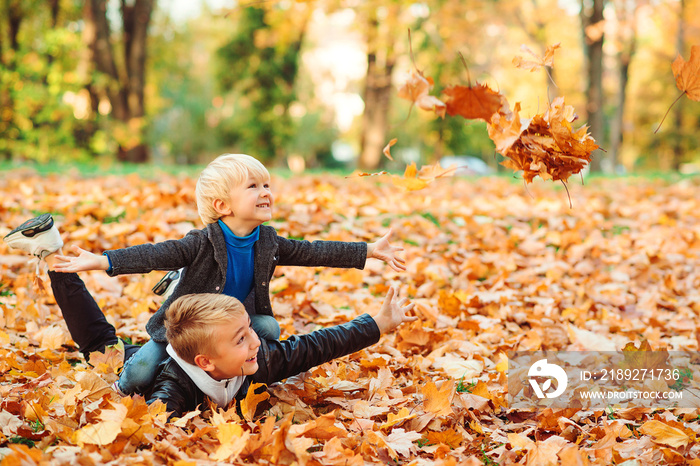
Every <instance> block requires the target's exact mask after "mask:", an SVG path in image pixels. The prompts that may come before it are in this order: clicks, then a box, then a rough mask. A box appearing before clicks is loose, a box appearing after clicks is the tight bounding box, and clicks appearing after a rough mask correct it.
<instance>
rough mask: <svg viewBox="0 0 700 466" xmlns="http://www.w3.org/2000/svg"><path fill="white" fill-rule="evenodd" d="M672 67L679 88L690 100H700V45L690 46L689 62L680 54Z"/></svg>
mask: <svg viewBox="0 0 700 466" xmlns="http://www.w3.org/2000/svg"><path fill="white" fill-rule="evenodd" d="M671 68H672V69H673V76H675V77H676V86H677V87H678V89H680V90H681V91H682V92H683V93H684V94H685V95H687V96H688V98H689V99H690V100H696V101H700V45H693V46H692V47H691V48H690V59H689V60H688V61H687V62H686V61H685V60H684V59H683V57H681V56H680V55H678V57H676V59H675V60H674V61H673V65H672V66H671Z"/></svg>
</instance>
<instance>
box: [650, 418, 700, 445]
mask: <svg viewBox="0 0 700 466" xmlns="http://www.w3.org/2000/svg"><path fill="white" fill-rule="evenodd" d="M639 431H640V432H642V433H643V434H646V435H651V436H652V437H654V441H655V442H658V443H663V444H664V445H668V446H670V447H673V448H679V447H685V446H686V445H688V443H689V442H690V441H691V438H690V437H689V436H688V434H686V433H685V432H683V431H682V430H681V429H679V428H676V427H671V426H670V425H668V424H666V423H663V422H661V421H657V420H651V421H647V422H645V423H644V424H642V426H641V427H640V428H639Z"/></svg>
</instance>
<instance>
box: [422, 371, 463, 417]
mask: <svg viewBox="0 0 700 466" xmlns="http://www.w3.org/2000/svg"><path fill="white" fill-rule="evenodd" d="M421 392H422V393H423V408H424V409H425V411H426V412H428V413H432V414H434V415H436V416H446V415H448V414H452V398H453V397H454V394H455V383H454V380H446V381H445V382H443V384H442V386H441V387H440V389H439V390H438V388H437V386H436V385H435V384H434V383H433V382H432V381H429V382H428V383H426V384H425V385H424V386H423V389H422V390H421Z"/></svg>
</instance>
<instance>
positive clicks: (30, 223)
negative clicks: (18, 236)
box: [3, 214, 53, 240]
mask: <svg viewBox="0 0 700 466" xmlns="http://www.w3.org/2000/svg"><path fill="white" fill-rule="evenodd" d="M52 227H53V217H52V216H51V214H41V215H39V216H38V217H34V218H32V219H29V220H27V221H26V222H24V223H23V224H21V225H20V226H18V227H17V228H15V229H14V230H12V231H11V232H9V233H8V234H7V235H5V237H4V238H3V240H7V239H8V238H9V237H10V236H12V235H14V234H15V233H19V232H21V233H22V235H23V236H26V237H27V238H33V237H34V236H36V235H38V234H39V233H43V232H45V231H48V230H50V229H51V228H52Z"/></svg>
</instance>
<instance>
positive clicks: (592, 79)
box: [580, 0, 605, 171]
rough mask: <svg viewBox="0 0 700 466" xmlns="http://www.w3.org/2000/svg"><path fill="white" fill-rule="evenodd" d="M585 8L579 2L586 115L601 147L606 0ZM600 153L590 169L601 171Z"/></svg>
mask: <svg viewBox="0 0 700 466" xmlns="http://www.w3.org/2000/svg"><path fill="white" fill-rule="evenodd" d="M591 1H592V5H591V8H587V6H586V0H581V13H580V16H581V26H582V30H583V49H584V53H585V57H586V114H587V116H588V125H589V127H590V132H591V135H592V136H593V138H594V139H595V140H596V142H597V143H598V145H600V146H602V145H603V142H604V141H603V139H604V137H605V133H604V114H603V40H604V33H603V8H604V7H605V0H591ZM602 157H603V152H602V151H601V150H596V151H595V152H594V153H593V158H592V160H591V170H592V171H600V170H601V166H602Z"/></svg>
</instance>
